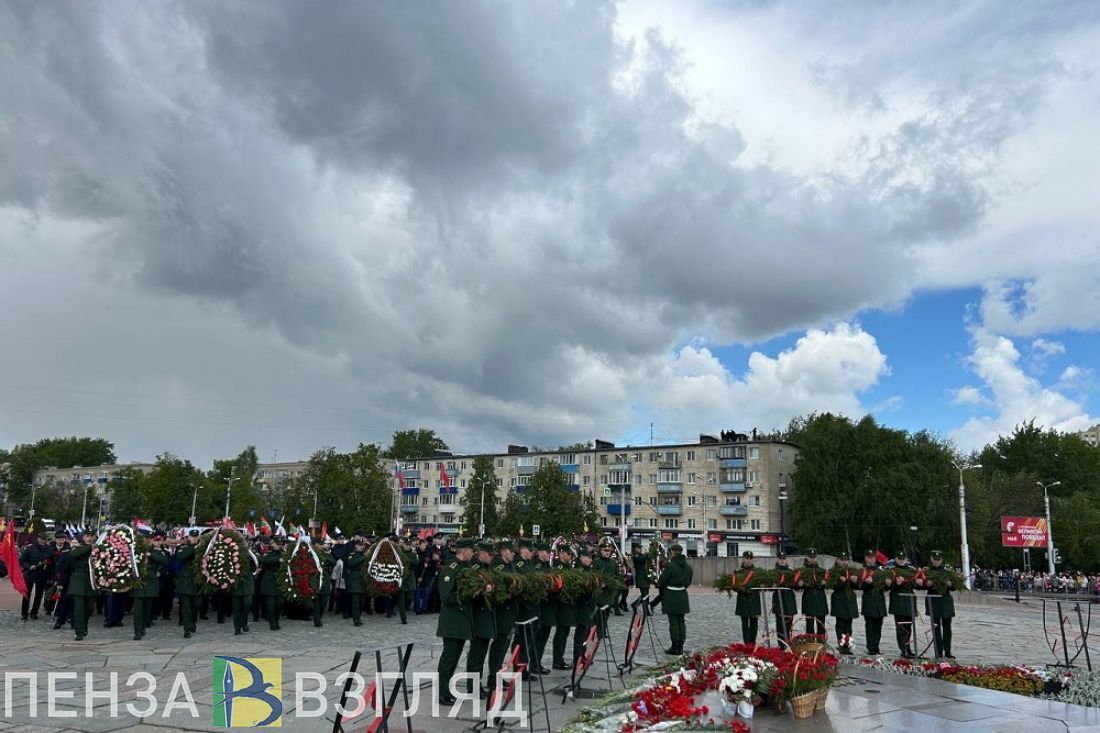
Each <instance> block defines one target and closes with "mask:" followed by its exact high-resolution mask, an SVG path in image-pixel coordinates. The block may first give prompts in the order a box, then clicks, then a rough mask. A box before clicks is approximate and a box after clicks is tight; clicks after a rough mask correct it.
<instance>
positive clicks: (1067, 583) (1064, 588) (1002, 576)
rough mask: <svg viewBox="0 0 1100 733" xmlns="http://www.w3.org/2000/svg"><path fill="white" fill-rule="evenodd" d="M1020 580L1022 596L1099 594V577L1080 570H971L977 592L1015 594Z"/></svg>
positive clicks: (972, 580)
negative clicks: (1038, 594) (1057, 571)
mask: <svg viewBox="0 0 1100 733" xmlns="http://www.w3.org/2000/svg"><path fill="white" fill-rule="evenodd" d="M1017 581H1018V582H1019V586H1020V592H1021V593H1063V594H1077V595H1095V594H1100V575H1096V574H1092V573H1085V572H1083V571H1080V570H1076V571H1063V572H1060V573H1055V574H1054V575H1051V574H1050V573H1048V572H1040V571H1035V570H1027V571H1022V570H995V569H992V568H974V569H973V570H972V571H971V587H972V588H973V589H974V590H981V591H996V592H1003V593H1015V592H1016V584H1017Z"/></svg>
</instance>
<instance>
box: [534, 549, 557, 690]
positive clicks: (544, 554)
mask: <svg viewBox="0 0 1100 733" xmlns="http://www.w3.org/2000/svg"><path fill="white" fill-rule="evenodd" d="M535 550H536V551H537V552H538V558H539V559H538V570H539V572H541V573H547V574H550V573H551V572H552V570H553V569H552V568H551V567H550V545H549V544H548V543H546V542H539V543H537V544H536V545H535ZM557 624H558V605H557V603H556V601H555V600H554V596H553V594H551V595H548V596H546V598H544V599H542V600H541V601H539V636H538V649H536V650H535V651H536V654H535V658H534V660H533V661H532V665H531V669H532V671H534V672H538V673H539V674H550V669H549V668H548V667H543V666H542V658H543V655H545V654H546V643H547V641H549V639H550V632H551V631H553V630H554V627H555V626H557Z"/></svg>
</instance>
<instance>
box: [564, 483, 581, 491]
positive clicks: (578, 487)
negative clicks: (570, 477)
mask: <svg viewBox="0 0 1100 733" xmlns="http://www.w3.org/2000/svg"><path fill="white" fill-rule="evenodd" d="M565 488H567V489H569V490H570V491H580V490H581V485H580V484H566V485H565Z"/></svg>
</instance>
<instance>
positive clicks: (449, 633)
mask: <svg viewBox="0 0 1100 733" xmlns="http://www.w3.org/2000/svg"><path fill="white" fill-rule="evenodd" d="M466 567H468V565H467V564H466V563H461V562H458V561H457V560H452V561H451V562H449V563H447V564H446V565H444V566H443V571H442V572H441V573H440V576H439V621H438V623H437V625H436V627H435V635H436V636H438V637H440V638H442V639H473V638H474V619H473V609H471V608H470V606H469V605H463V603H462V601H461V600H460V599H459V597H458V575H459V573H460V572H462V571H463V570H464V569H465V568H466Z"/></svg>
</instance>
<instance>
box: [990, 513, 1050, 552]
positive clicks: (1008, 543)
mask: <svg viewBox="0 0 1100 733" xmlns="http://www.w3.org/2000/svg"><path fill="white" fill-rule="evenodd" d="M1001 546H1002V547H1046V546H1047V520H1046V519H1044V518H1042V517H1001Z"/></svg>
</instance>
